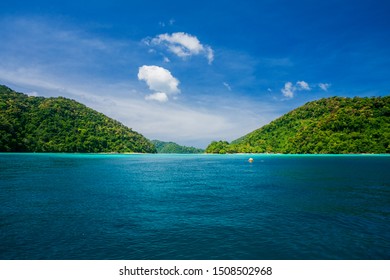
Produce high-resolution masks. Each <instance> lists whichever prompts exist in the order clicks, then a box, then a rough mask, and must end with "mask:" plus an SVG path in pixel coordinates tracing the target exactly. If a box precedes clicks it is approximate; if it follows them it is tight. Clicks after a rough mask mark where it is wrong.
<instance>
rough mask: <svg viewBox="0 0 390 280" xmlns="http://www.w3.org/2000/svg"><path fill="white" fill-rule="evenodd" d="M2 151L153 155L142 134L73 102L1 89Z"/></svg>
mask: <svg viewBox="0 0 390 280" xmlns="http://www.w3.org/2000/svg"><path fill="white" fill-rule="evenodd" d="M0 151H1V152H85V153H92V152H93V153H97V152H119V153H123V152H142V153H155V152H156V150H155V147H154V145H153V144H152V143H151V142H150V141H149V140H148V139H146V138H145V137H143V136H142V135H141V134H139V133H137V132H135V131H133V130H131V129H130V128H128V127H126V126H124V125H123V124H121V123H119V122H118V121H115V120H113V119H111V118H109V117H107V116H105V115H103V114H101V113H99V112H97V111H95V110H92V109H90V108H88V107H86V106H85V105H83V104H80V103H78V102H76V101H74V100H71V99H67V98H63V97H58V98H44V97H33V96H27V95H25V94H22V93H17V92H15V91H13V90H11V89H9V88H7V87H6V86H0Z"/></svg>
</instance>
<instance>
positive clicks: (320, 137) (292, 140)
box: [206, 96, 390, 154]
mask: <svg viewBox="0 0 390 280" xmlns="http://www.w3.org/2000/svg"><path fill="white" fill-rule="evenodd" d="M206 153H222V154H223V153H298V154H309V153H320V154H323V153H330V154H345V153H390V96H386V97H373V98H359V97H355V98H341V97H333V98H324V99H320V100H318V101H314V102H309V103H306V104H305V105H303V106H301V107H299V108H297V109H295V110H293V111H291V112H289V113H287V114H285V115H284V116H282V117H280V118H278V119H276V120H274V121H273V122H271V123H270V124H268V125H265V126H263V127H261V128H260V129H257V130H255V131H253V132H251V133H249V134H247V135H245V136H244V137H241V138H239V139H237V140H235V141H233V142H232V143H230V144H229V143H228V142H226V141H218V142H216V141H215V142H212V143H211V144H210V145H209V146H208V147H207V149H206Z"/></svg>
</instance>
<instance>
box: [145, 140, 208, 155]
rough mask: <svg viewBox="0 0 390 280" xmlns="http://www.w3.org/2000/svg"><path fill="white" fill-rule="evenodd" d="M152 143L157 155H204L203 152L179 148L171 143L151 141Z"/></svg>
mask: <svg viewBox="0 0 390 280" xmlns="http://www.w3.org/2000/svg"><path fill="white" fill-rule="evenodd" d="M152 143H153V144H154V146H155V147H156V149H157V153H159V154H201V153H204V150H202V149H198V148H194V147H187V146H180V145H179V144H176V143H173V142H163V141H159V140H152Z"/></svg>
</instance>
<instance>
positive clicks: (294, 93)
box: [0, 0, 390, 147]
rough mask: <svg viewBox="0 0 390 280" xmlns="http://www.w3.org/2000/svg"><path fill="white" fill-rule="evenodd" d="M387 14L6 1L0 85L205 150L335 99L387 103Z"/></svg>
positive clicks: (343, 8) (281, 1) (313, 6)
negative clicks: (65, 101) (67, 101)
mask: <svg viewBox="0 0 390 280" xmlns="http://www.w3.org/2000/svg"><path fill="white" fill-rule="evenodd" d="M389 14H390V2H389V1H385V0H381V1H374V0H369V1H366V0H363V1H359V0H356V1H343V0H341V1H334V0H328V1H308V0H306V1H302V0H297V1H291V0H290V1H287V0H263V1H262V0H258V1H245V0H241V1H115V0H110V1H58V2H57V1H39V0H38V1H7V0H6V1H2V2H1V3H0V38H1V44H0V84H5V85H7V86H9V87H11V88H13V89H15V90H17V91H21V92H24V93H28V94H30V95H40V96H47V97H48V96H65V97H68V98H72V99H75V100H77V101H79V102H82V103H84V104H86V105H87V106H89V107H92V108H94V109H96V110H98V111H101V112H103V113H105V114H106V115H108V116H110V117H112V118H115V119H118V120H119V121H121V122H122V123H124V124H125V125H127V126H129V127H131V128H133V129H134V130H136V131H138V132H140V133H142V134H143V135H145V136H146V137H148V138H149V139H160V140H165V141H175V142H177V143H180V144H185V145H194V146H197V147H205V146H206V145H207V144H208V143H209V142H210V141H212V140H219V139H224V140H228V141H231V140H234V139H236V138H238V137H240V136H242V135H244V134H246V133H249V132H251V131H252V130H254V129H256V128H259V127H260V126H262V125H264V124H267V123H269V122H270V121H272V120H273V119H275V118H277V117H279V116H281V115H283V114H284V113H287V112H288V111H290V110H292V109H294V108H296V107H298V106H301V105H303V104H305V103H306V102H308V101H313V100H316V99H319V98H323V97H329V96H347V97H353V96H384V95H388V94H389V93H390V17H389V16H388V15H389Z"/></svg>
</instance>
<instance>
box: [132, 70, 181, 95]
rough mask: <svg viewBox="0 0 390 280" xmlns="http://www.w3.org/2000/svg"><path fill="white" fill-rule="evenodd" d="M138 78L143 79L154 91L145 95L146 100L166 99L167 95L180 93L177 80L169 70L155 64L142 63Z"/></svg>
mask: <svg viewBox="0 0 390 280" xmlns="http://www.w3.org/2000/svg"><path fill="white" fill-rule="evenodd" d="M138 80H140V81H145V82H146V84H147V85H148V87H149V89H150V90H152V91H156V93H154V94H151V95H149V96H147V97H146V99H147V100H156V101H160V102H166V101H168V95H174V94H178V93H180V89H179V88H178V86H179V80H178V79H176V78H175V77H173V76H172V74H171V72H169V70H167V69H165V68H163V67H160V66H155V65H151V66H149V65H143V66H141V67H140V68H139V70H138Z"/></svg>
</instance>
